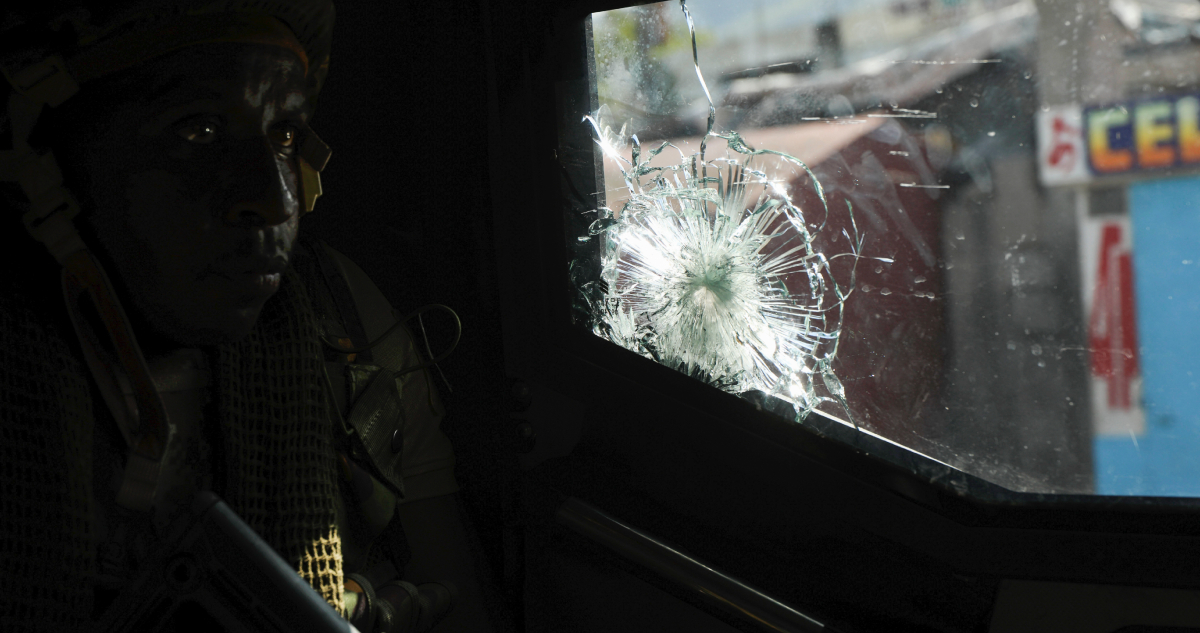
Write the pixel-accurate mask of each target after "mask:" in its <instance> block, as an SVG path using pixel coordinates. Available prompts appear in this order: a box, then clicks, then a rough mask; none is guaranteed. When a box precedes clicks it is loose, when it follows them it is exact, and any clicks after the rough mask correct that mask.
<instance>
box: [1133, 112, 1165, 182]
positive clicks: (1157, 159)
mask: <svg viewBox="0 0 1200 633" xmlns="http://www.w3.org/2000/svg"><path fill="white" fill-rule="evenodd" d="M1170 116H1171V103H1170V102H1169V101H1151V102H1148V103H1139V104H1138V105H1137V109H1136V110H1134V114H1133V118H1134V130H1133V137H1134V138H1135V139H1137V156H1138V165H1139V166H1140V167H1168V166H1170V165H1174V164H1175V148H1174V147H1173V146H1172V145H1169V144H1165V143H1164V142H1169V141H1171V139H1172V138H1173V137H1174V136H1175V130H1174V129H1173V128H1172V127H1171V124H1170V123H1169V122H1168V121H1167V119H1168V118H1169V117H1170Z"/></svg>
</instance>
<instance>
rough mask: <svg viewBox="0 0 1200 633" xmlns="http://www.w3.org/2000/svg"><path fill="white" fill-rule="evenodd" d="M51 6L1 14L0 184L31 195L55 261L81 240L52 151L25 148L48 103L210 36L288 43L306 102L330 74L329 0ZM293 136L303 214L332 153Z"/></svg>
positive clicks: (129, 0) (40, 234)
mask: <svg viewBox="0 0 1200 633" xmlns="http://www.w3.org/2000/svg"><path fill="white" fill-rule="evenodd" d="M47 5H48V6H45V7H41V8H37V7H34V8H30V9H24V10H22V11H21V12H20V13H14V12H12V11H7V12H5V13H3V14H0V15H3V18H2V19H0V72H3V74H4V77H5V78H6V79H7V80H8V83H9V84H10V86H11V91H9V93H8V107H7V113H6V114H7V116H5V113H0V139H2V138H3V137H4V136H5V135H6V134H5V133H7V135H8V136H10V138H11V149H8V148H3V147H0V182H3V181H9V182H16V183H18V184H19V185H20V187H21V189H22V190H23V193H24V195H25V197H26V198H27V199H28V201H29V208H28V209H27V211H26V212H25V214H24V219H25V225H26V228H27V229H28V230H29V231H30V233H32V234H33V235H34V237H36V238H37V239H38V240H39V241H41V242H42V243H43V244H45V245H46V247H47V248H48V249H49V250H50V252H51V254H53V255H54V256H55V258H56V259H58V260H59V262H62V261H64V259H65V258H66V257H67V256H68V255H69V254H70V253H71V252H74V251H77V250H80V249H82V248H83V245H82V243H81V242H80V241H79V238H78V234H77V232H76V231H75V230H74V227H73V226H72V225H71V222H70V221H71V219H73V218H74V217H75V215H77V214H78V212H79V205H78V203H77V202H76V201H75V198H74V196H72V195H71V194H70V193H69V191H68V190H67V189H66V188H65V187H64V186H63V182H62V173H61V171H60V170H59V168H58V166H57V163H56V162H55V159H54V156H53V154H52V153H51V152H49V151H37V150H35V149H34V148H32V147H30V145H29V136H30V133H31V132H32V130H33V128H34V125H35V124H36V123H37V120H38V117H39V116H40V115H41V113H42V111H43V109H44V108H45V107H47V106H49V107H55V106H58V105H60V104H62V103H63V102H65V101H66V100H68V99H70V98H71V97H72V96H74V95H75V94H76V93H77V92H78V91H79V88H80V85H86V83H87V82H89V81H92V80H95V79H97V78H100V77H103V76H105V75H108V74H111V73H113V72H116V71H119V70H123V69H125V68H129V67H131V66H135V65H137V64H139V63H141V62H144V61H147V60H149V59H152V58H154V57H158V56H160V55H163V54H166V53H169V52H172V51H175V50H179V49H181V48H184V47H187V46H190V45H194V44H201V43H209V42H220V41H241V42H272V43H278V44H281V45H285V46H290V47H292V48H293V50H296V52H297V54H298V55H300V56H301V58H302V59H303V60H304V61H305V62H306V64H307V74H306V78H307V88H308V92H309V97H310V99H313V98H315V97H316V95H317V94H318V93H319V92H320V89H321V85H322V83H324V80H325V76H326V74H327V73H328V72H329V49H330V43H331V40H332V33H333V20H334V9H333V4H332V3H331V2H330V1H329V0H215V1H214V0H125V1H120V0H118V1H116V2H98V1H91V2H80V1H79V0H74V1H72V0H59V1H58V2H54V1H51V2H49V3H47ZM281 31H282V32H281ZM288 31H290V33H289V32H288ZM293 37H294V39H293ZM294 42H298V43H299V45H300V49H299V50H297V49H296V48H295V44H294ZM299 141H300V143H299V145H298V147H299V154H298V155H299V163H300V189H301V193H302V194H303V198H304V207H303V212H308V211H311V210H312V208H313V204H314V203H315V201H316V198H317V196H319V195H320V194H321V184H320V176H319V175H318V174H319V172H320V171H321V170H323V169H324V167H325V164H326V162H327V161H328V160H329V155H330V151H329V147H328V146H327V145H326V144H325V143H324V142H322V141H321V140H320V139H319V138H318V137H317V136H316V135H315V134H313V133H311V132H307V133H306V134H305V135H304V137H302V138H300V139H299Z"/></svg>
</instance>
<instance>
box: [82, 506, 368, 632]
mask: <svg viewBox="0 0 1200 633" xmlns="http://www.w3.org/2000/svg"><path fill="white" fill-rule="evenodd" d="M188 519H189V520H186V521H184V522H183V525H182V526H180V527H179V528H177V529H176V531H175V532H174V533H173V534H174V536H175V538H168V539H164V541H163V542H162V545H161V546H160V547H158V548H157V549H156V550H155V551H154V552H153V553H152V554H151V556H150V557H149V558H148V559H147V560H146V561H145V562H144V563H143V564H142V565H141V569H140V571H139V573H138V576H137V578H136V579H135V580H134V581H133V582H132V583H131V584H130V586H129V587H128V588H127V589H126V590H125V591H123V592H122V593H121V595H120V596H119V597H118V598H117V599H116V601H115V602H114V603H113V604H112V606H111V607H110V608H109V609H108V610H107V611H106V612H105V614H104V615H103V616H102V618H101V619H100V621H99V622H98V623H97V628H96V630H97V631H106V632H108V631H111V632H114V633H125V632H131V633H132V632H134V631H137V632H145V631H176V630H179V631H185V630H186V631H193V630H211V631H227V632H229V633H241V632H246V633H250V632H253V633H260V632H271V633H275V632H278V633H284V632H292V631H312V632H313V633H358V631H357V629H355V628H354V627H353V626H352V625H351V624H350V623H349V622H347V621H346V620H344V619H343V618H342V617H341V616H340V615H338V613H337V612H336V611H335V610H334V609H333V607H332V606H330V605H329V603H327V602H325V599H324V598H322V597H321V595H320V594H318V593H317V592H316V591H315V590H314V589H313V588H312V587H311V586H309V584H308V583H307V582H305V581H304V579H302V578H301V577H300V575H299V574H297V573H296V571H295V570H294V569H292V568H291V566H290V565H288V564H287V562H286V561H284V560H283V558H282V557H280V556H279V554H277V553H276V552H275V550H274V549H272V548H271V546H269V545H267V543H266V541H263V540H262V538H261V537H259V536H258V535H257V534H255V533H254V530H252V529H251V528H250V526H248V525H246V523H245V522H244V521H242V519H241V518H240V517H238V516H237V514H236V513H234V512H233V510H231V509H230V508H229V506H228V505H226V504H225V502H224V501H222V500H221V499H220V498H219V497H217V496H216V495H215V494H213V493H211V492H201V493H199V494H197V495H196V498H195V500H194V502H193V504H192V509H191V515H190V517H188Z"/></svg>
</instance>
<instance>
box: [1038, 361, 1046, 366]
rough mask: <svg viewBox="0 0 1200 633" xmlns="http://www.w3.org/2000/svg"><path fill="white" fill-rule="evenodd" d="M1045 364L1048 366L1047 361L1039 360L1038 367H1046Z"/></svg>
mask: <svg viewBox="0 0 1200 633" xmlns="http://www.w3.org/2000/svg"><path fill="white" fill-rule="evenodd" d="M1045 366H1046V361H1044V360H1039V361H1038V367H1045Z"/></svg>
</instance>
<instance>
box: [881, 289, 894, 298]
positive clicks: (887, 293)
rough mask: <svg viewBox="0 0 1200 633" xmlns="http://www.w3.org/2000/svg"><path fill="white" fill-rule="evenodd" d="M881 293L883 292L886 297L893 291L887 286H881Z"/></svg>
mask: <svg viewBox="0 0 1200 633" xmlns="http://www.w3.org/2000/svg"><path fill="white" fill-rule="evenodd" d="M879 294H881V295H883V296H885V297H886V296H888V295H890V294H892V291H891V290H888V289H887V288H880V289H879Z"/></svg>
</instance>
